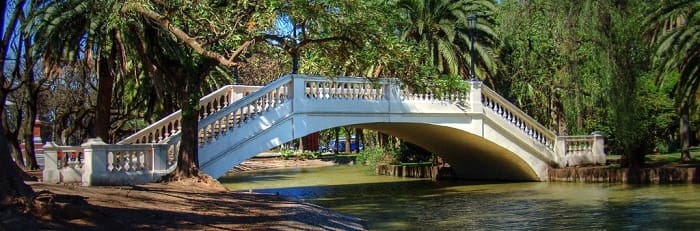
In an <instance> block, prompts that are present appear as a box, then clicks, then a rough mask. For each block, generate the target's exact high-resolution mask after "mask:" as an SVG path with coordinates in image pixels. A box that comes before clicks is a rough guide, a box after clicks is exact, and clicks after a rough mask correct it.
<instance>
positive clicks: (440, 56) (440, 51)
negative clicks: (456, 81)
mask: <svg viewBox="0 0 700 231" xmlns="http://www.w3.org/2000/svg"><path fill="white" fill-rule="evenodd" d="M397 7H398V8H399V9H400V10H401V11H402V17H403V20H404V21H405V23H406V24H405V28H403V29H402V38H403V39H405V40H410V41H413V42H416V43H418V44H419V45H420V46H423V47H424V48H425V49H426V50H427V53H428V55H427V58H426V59H425V60H424V63H425V64H427V65H432V66H434V67H436V68H438V70H439V71H440V73H442V74H449V75H454V76H463V77H466V76H468V73H469V65H467V64H469V63H470V62H471V59H470V58H469V51H470V49H472V47H470V44H471V37H470V32H473V33H474V40H475V41H474V47H473V49H474V50H475V55H476V57H475V58H476V60H478V61H477V63H475V65H477V66H478V68H477V70H476V72H477V73H478V74H477V75H478V76H480V78H481V79H489V78H491V77H493V76H494V75H495V73H496V58H495V55H494V52H493V49H492V47H493V46H495V44H496V41H497V35H496V33H495V32H494V30H493V29H492V23H493V18H492V12H493V11H494V10H495V6H494V2H493V1H490V0H458V1H452V0H400V1H399V2H398V3H397ZM470 15H476V16H478V20H477V24H476V26H475V28H470V27H469V25H468V22H467V18H468V17H469V16H470ZM470 30H473V31H470Z"/></svg>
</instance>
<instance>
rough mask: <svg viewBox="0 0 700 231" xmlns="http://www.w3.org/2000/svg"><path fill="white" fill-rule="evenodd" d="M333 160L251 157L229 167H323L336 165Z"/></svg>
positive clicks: (248, 169) (262, 168) (259, 168)
mask: <svg viewBox="0 0 700 231" xmlns="http://www.w3.org/2000/svg"><path fill="white" fill-rule="evenodd" d="M336 164H338V163H336V162H335V161H334V160H323V159H310V160H307V159H288V160H285V159H282V158H278V157H267V158H252V159H248V160H246V161H243V163H241V164H239V165H238V166H236V167H234V168H232V169H231V171H233V172H240V171H257V170H265V169H280V168H299V167H304V168H310V167H325V166H333V165H336Z"/></svg>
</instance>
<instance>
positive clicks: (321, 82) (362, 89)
mask: <svg viewBox="0 0 700 231" xmlns="http://www.w3.org/2000/svg"><path fill="white" fill-rule="evenodd" d="M304 79H305V80H304V86H305V91H304V92H305V96H306V98H309V99H350V100H387V98H386V92H385V91H386V90H387V89H389V85H390V84H391V81H390V80H389V79H379V80H377V81H376V82H372V81H370V80H369V79H366V78H351V77H338V78H335V79H328V78H326V77H312V76H311V77H310V76H305V77H304Z"/></svg>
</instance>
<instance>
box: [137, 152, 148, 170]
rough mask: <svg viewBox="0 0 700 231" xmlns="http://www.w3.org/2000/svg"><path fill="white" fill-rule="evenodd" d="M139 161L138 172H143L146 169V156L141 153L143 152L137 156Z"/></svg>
mask: <svg viewBox="0 0 700 231" xmlns="http://www.w3.org/2000/svg"><path fill="white" fill-rule="evenodd" d="M138 160H139V162H138V163H139V170H145V169H146V154H145V153H143V151H141V152H139V156H138Z"/></svg>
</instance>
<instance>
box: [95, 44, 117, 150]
mask: <svg viewBox="0 0 700 231" xmlns="http://www.w3.org/2000/svg"><path fill="white" fill-rule="evenodd" d="M109 62H110V59H108V58H101V59H100V61H99V70H98V71H99V75H100V76H99V79H98V83H97V84H98V85H97V108H96V112H95V135H96V136H97V137H99V138H101V139H102V140H104V141H105V142H108V143H111V139H110V137H109V127H110V119H111V112H110V110H111V109H112V85H114V75H113V74H112V72H111V68H110V66H111V65H109Z"/></svg>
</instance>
